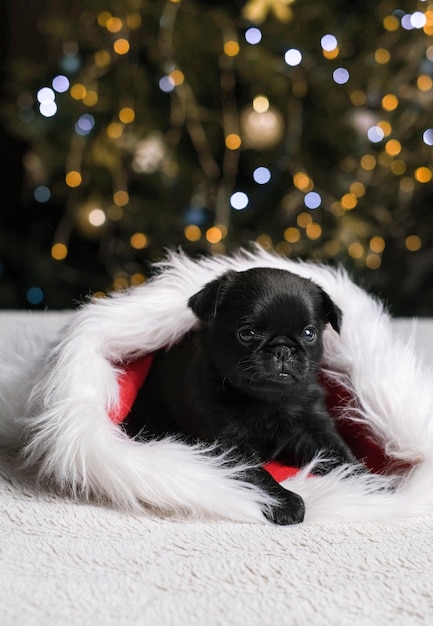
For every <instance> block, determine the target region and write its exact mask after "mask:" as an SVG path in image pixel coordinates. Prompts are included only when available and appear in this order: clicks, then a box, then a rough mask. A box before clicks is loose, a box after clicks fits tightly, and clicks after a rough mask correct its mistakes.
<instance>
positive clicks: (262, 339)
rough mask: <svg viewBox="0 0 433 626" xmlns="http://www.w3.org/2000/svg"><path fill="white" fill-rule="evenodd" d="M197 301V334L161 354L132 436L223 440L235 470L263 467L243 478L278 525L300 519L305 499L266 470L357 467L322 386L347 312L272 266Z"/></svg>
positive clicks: (234, 277)
mask: <svg viewBox="0 0 433 626" xmlns="http://www.w3.org/2000/svg"><path fill="white" fill-rule="evenodd" d="M188 304H189V306H190V307H191V309H192V310H193V312H194V313H195V315H196V316H197V318H198V319H199V320H200V325H199V327H198V330H196V331H193V332H191V333H190V334H189V335H187V336H186V337H185V338H184V339H183V340H182V341H181V342H180V343H179V344H177V345H176V346H174V347H172V348H171V349H170V350H167V351H161V352H159V353H158V354H157V355H156V356H155V361H154V364H153V365H152V368H151V372H150V374H149V377H148V378H147V380H146V382H145V384H144V386H143V387H142V389H141V390H140V392H139V394H138V396H137V400H136V402H135V404H134V406H133V408H132V411H131V414H130V416H129V419H128V423H127V424H126V430H127V432H128V433H129V434H130V435H132V436H136V435H138V436H140V437H142V438H146V437H147V438H152V437H155V436H157V437H159V436H164V435H167V434H176V435H182V436H184V437H186V438H187V440H189V441H197V440H199V441H205V442H217V443H218V447H219V450H224V451H227V450H231V451H232V456H231V458H232V462H233V463H239V462H245V461H247V462H249V463H251V464H256V465H257V467H255V468H251V469H248V470H246V471H245V473H244V475H243V478H244V479H245V480H248V481H250V482H252V483H254V484H255V485H258V486H260V487H261V488H262V489H264V490H266V491H267V492H268V493H269V494H271V495H272V496H274V497H275V499H276V501H277V505H275V506H273V507H272V508H271V509H270V510H269V509H266V510H264V511H263V512H264V514H265V516H266V517H267V518H268V519H269V520H271V521H272V522H274V523H276V524H292V523H297V522H301V521H302V520H303V518H304V512H305V507H304V502H303V500H302V498H301V497H300V496H299V495H297V494H295V493H293V492H291V491H288V490H286V489H284V488H283V487H281V486H280V485H279V484H278V483H277V482H276V481H275V480H274V479H273V478H272V477H271V476H270V474H268V472H266V470H264V469H262V468H261V467H260V465H261V464H262V463H263V462H266V461H270V460H272V459H275V460H278V461H280V462H282V463H284V464H287V465H291V466H302V465H303V464H305V463H306V462H308V461H310V460H311V459H312V458H313V457H314V456H315V455H316V454H317V453H318V452H319V451H320V450H322V451H324V452H325V453H327V455H328V456H329V457H332V460H331V461H330V462H329V463H328V464H327V466H326V467H325V468H323V467H322V470H321V471H329V470H330V469H331V468H332V467H335V465H337V464H339V463H344V462H352V461H354V457H353V455H352V454H351V452H350V450H349V449H348V447H347V446H346V444H345V443H344V441H343V440H342V439H341V438H340V436H339V435H338V434H337V432H336V430H335V428H334V425H333V423H332V420H331V418H330V416H329V415H328V412H327V410H326V408H325V404H324V400H323V393H322V390H321V388H320V386H319V384H318V382H317V375H318V370H319V363H320V360H321V357H322V352H323V345H322V332H323V329H324V327H325V325H326V324H327V323H328V322H329V323H330V324H331V325H332V327H333V328H334V329H335V330H336V331H337V332H339V331H340V323H341V311H340V309H339V308H338V307H337V306H336V305H335V304H334V303H333V302H332V300H331V299H330V297H329V296H328V295H327V294H326V293H325V292H324V291H323V289H321V288H320V287H319V286H318V285H316V284H315V283H313V282H312V281H310V280H307V279H305V278H301V277H300V276H297V275H296V274H292V273H291V272H288V271H285V270H278V269H267V268H255V269H250V270H247V271H245V272H234V271H229V272H227V273H226V274H224V275H223V276H222V277H220V278H218V279H216V280H213V281H212V282H210V283H209V284H207V285H206V286H205V287H204V288H203V289H202V290H201V291H200V292H199V293H197V294H196V295H194V296H192V298H190V299H189V302H188Z"/></svg>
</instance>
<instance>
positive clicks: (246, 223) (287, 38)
mask: <svg viewBox="0 0 433 626" xmlns="http://www.w3.org/2000/svg"><path fill="white" fill-rule="evenodd" d="M172 4H173V6H172V7H169V8H170V10H172V9H173V7H175V4H174V3H172ZM250 4H251V3H250ZM426 4H427V3H425V2H419V3H418V5H417V8H418V10H420V11H426V9H427V6H426ZM168 5H170V3H166V2H160V1H156V2H150V1H149V0H143V1H142V2H139V1H138V2H136V1H135V2H134V1H131V2H125V3H121V4H120V5H119V4H118V3H116V2H112V1H111V2H110V0H106V1H99V0H98V1H96V0H87V1H83V0H80V1H79V2H68V1H63V2H59V1H55V0H42V1H39V2H28V1H24V0H7V1H6V3H5V13H4V16H3V19H2V20H1V22H0V28H1V32H0V46H1V56H2V63H1V66H0V68H1V69H0V71H1V75H0V89H1V92H0V98H1V125H0V159H1V160H0V185H1V191H2V202H1V207H0V308H4V309H6V308H13V309H25V308H35V309H45V308H49V309H61V308H70V307H73V306H76V304H77V303H78V302H81V301H82V300H83V299H85V298H86V297H88V296H89V295H91V294H93V293H100V294H103V293H106V292H109V291H110V290H112V289H122V288H125V287H129V286H130V285H134V284H137V283H139V282H142V281H143V280H146V278H147V277H148V276H149V274H150V263H151V262H152V261H154V260H158V259H160V258H161V256H162V255H163V254H164V250H165V248H167V247H172V246H182V247H183V248H185V249H186V250H187V251H188V252H189V253H190V254H192V255H196V254H202V253H206V254H219V253H221V252H231V251H233V250H236V249H237V248H238V247H239V246H240V245H246V244H248V242H250V241H258V242H259V243H260V244H261V245H264V246H265V247H273V248H275V249H276V250H277V252H278V253H280V254H288V255H290V256H292V257H300V258H308V259H312V260H316V261H319V262H326V263H331V264H337V263H339V264H342V265H343V266H345V267H346V268H347V269H348V270H349V271H350V272H351V274H352V275H353V277H354V280H355V281H357V282H358V283H359V284H361V285H362V286H363V287H365V288H366V289H368V290H369V291H370V292H372V293H376V294H377V295H379V296H380V297H381V298H383V299H384V300H385V301H386V303H387V305H388V306H389V307H390V309H391V312H392V313H394V314H395V315H399V316H412V315H419V316H431V315H433V245H432V243H433V242H432V239H433V208H432V195H433V184H432V182H431V180H430V181H429V182H427V183H420V182H419V181H417V180H416V171H417V169H418V168H420V167H426V168H430V167H431V165H432V148H431V147H430V146H426V145H425V144H423V143H422V141H421V139H420V138H421V137H422V133H423V132H424V130H425V129H427V128H429V126H430V125H432V126H433V115H432V113H433V103H432V93H433V91H432V90H431V89H430V90H429V89H427V90H426V91H422V90H420V89H419V88H418V87H417V84H418V82H417V81H419V77H420V76H421V77H423V76H424V77H425V76H427V77H429V76H433V63H431V62H429V60H428V59H427V57H426V55H427V52H426V51H427V49H428V47H429V46H430V45H433V37H432V35H431V34H429V32H428V31H427V32H424V31H423V30H422V29H418V30H415V29H414V30H411V31H410V32H408V31H405V30H404V29H402V28H401V27H399V29H398V30H397V31H395V32H387V31H386V29H384V27H383V19H384V17H386V16H387V15H393V14H394V15H397V16H398V17H399V19H400V18H401V15H403V14H404V12H406V11H407V12H410V11H414V10H415V8H416V7H415V8H414V3H413V2H392V1H391V0H390V1H385V2H380V3H377V2H370V1H366V2H353V1H352V2H345V1H343V0H339V1H337V0H333V1H330V2H327V3H323V2H318V1H314V0H312V2H310V3H308V6H307V5H306V4H305V3H302V2H301V1H300V0H297V1H295V2H294V3H293V4H290V6H289V5H287V6H289V8H290V9H291V10H293V15H292V17H291V19H290V20H289V21H285V20H284V19H282V18H281V16H279V15H277V13H275V14H272V13H271V14H270V15H267V16H264V17H263V16H262V17H261V18H260V20H261V21H260V20H259V21H256V22H252V21H251V19H248V18H246V17H245V13H244V10H245V7H246V6H248V3H244V2H218V1H214V2H199V1H198V0H196V1H192V0H184V1H183V2H182V3H181V5H179V7H180V8H179V7H177V5H176V7H175V8H176V11H177V13H176V15H175V22H174V27H173V30H170V29H168V28H167V27H166V26H165V27H164V28H162V27H161V23H163V22H164V20H165V23H167V15H168V13H167V6H168ZM259 5H260V2H259V1H258V0H257V1H256V4H255V6H256V8H257V7H259ZM275 5H277V3H275ZM103 11H109V12H111V13H112V15H114V16H116V15H119V17H120V18H121V19H122V20H123V23H124V24H125V23H126V22H127V19H128V16H130V15H134V16H137V15H139V16H140V18H141V20H142V23H141V25H140V26H139V27H138V28H137V27H134V28H132V27H130V28H129V29H127V31H125V30H122V33H123V34H124V35H125V32H126V35H125V36H126V37H127V38H129V41H130V44H131V50H130V53H129V54H128V55H124V56H122V57H120V56H116V55H113V53H112V43H113V37H114V39H115V37H116V36H117V35H113V34H109V33H107V31H106V29H105V28H102V27H101V26H98V23H97V16H98V15H100V14H101V13H102V12H103ZM173 11H174V9H173ZM173 11H172V13H173ZM396 11H397V13H396ZM398 11H400V13H399V12H398ZM161 18H162V21H161ZM251 26H257V27H259V28H260V29H261V31H262V34H263V40H262V42H261V43H260V45H258V46H254V47H253V46H248V45H247V44H246V43H245V40H244V32H245V31H246V29H247V28H249V27H251ZM327 32H329V33H335V34H336V35H337V36H338V40H339V43H340V41H341V46H340V48H341V50H340V54H339V56H338V58H337V59H336V60H335V61H332V60H331V61H329V60H326V59H324V58H323V56H322V54H321V49H320V46H319V45H318V42H319V41H320V36H321V35H322V34H324V33H327ZM168 35H170V37H171V40H170V46H171V48H170V50H168V44H167V41H168V39H167V37H168ZM119 36H120V35H119ZM164 37H165V39H164ZM227 38H229V39H230V38H233V39H235V40H237V41H238V42H239V45H240V53H239V55H237V56H236V58H234V59H231V58H229V57H228V56H227V55H224V53H223V52H222V46H223V42H224V40H227ZM163 40H164V41H165V44H164V43H163V44H161V41H163ZM71 41H72V42H75V43H76V45H77V49H78V54H77V58H79V61H80V64H81V65H80V67H79V68H78V69H77V70H75V71H73V72H70V74H69V75H68V74H67V72H66V71H65V70H64V69H62V67H61V62H62V58H64V51H63V50H64V44H65V42H71ZM164 46H165V47H164ZM290 47H295V48H299V49H301V50H302V52H303V62H302V64H301V65H300V67H299V68H293V69H292V68H288V66H286V65H285V64H284V63H283V62H282V58H283V55H284V50H286V49H288V48H290ZM383 47H384V48H386V49H389V51H390V55H391V60H390V62H389V63H387V64H378V63H375V61H374V53H375V51H376V50H377V49H378V48H383ZM253 48H254V50H253ZM100 50H110V54H111V55H112V62H111V64H110V65H109V66H108V68H107V70H106V71H105V73H104V74H103V75H101V76H99V77H98V78H97V80H96V82H95V81H94V83H95V84H96V85H97V86H96V87H95V88H96V89H97V90H98V93H99V101H98V104H97V105H96V106H92V107H89V106H87V105H86V106H85V105H84V104H83V103H82V102H78V103H77V102H76V101H74V100H73V99H72V98H70V97H69V94H66V95H65V94H60V95H59V96H58V104H59V113H58V114H57V115H56V116H54V117H53V118H47V119H43V118H42V117H41V116H40V115H39V113H38V111H37V101H36V98H35V94H36V92H37V90H38V89H39V88H40V87H42V86H45V85H49V84H50V80H51V79H52V77H53V76H54V75H56V73H65V74H67V75H68V78H70V81H71V85H72V84H74V83H77V82H83V83H85V81H86V80H89V67H90V69H92V67H93V66H92V63H93V58H94V54H95V52H97V51H100ZM170 63H171V64H172V67H176V68H181V69H182V71H183V74H184V76H185V83H184V84H183V85H184V86H185V85H187V86H188V87H189V88H191V93H192V94H193V97H194V99H195V105H197V107H198V109H197V111H195V112H193V114H191V111H192V110H193V108H192V105H191V104H188V102H187V100H185V99H186V98H187V92H186V90H185V89H184V86H181V87H178V88H176V89H177V90H178V91H177V93H178V94H179V96H177V95H176V90H175V93H168V94H167V93H164V92H162V91H161V89H160V88H159V86H158V84H159V79H160V78H161V76H163V75H164V73H165V72H166V71H168V70H167V67H168V66H169V65H170ZM340 65H341V66H344V67H347V68H348V69H349V70H350V75H351V79H350V81H349V83H348V85H347V86H341V85H336V84H335V83H334V82H333V81H332V79H331V78H330V77H331V70H332V68H334V67H338V66H340ZM170 67H171V66H170ZM169 69H170V68H169ZM90 73H91V72H90ZM85 84H87V83H85ZM89 85H90V82H89ZM182 90H183V91H182ZM354 91H361V92H362V93H363V94H364V95H365V103H364V104H362V105H361V106H360V105H356V106H354V104H353V101H352V94H353V92H354ZM260 93H264V94H266V95H267V96H268V97H269V101H270V103H271V106H272V107H274V109H276V110H277V111H280V114H281V117H282V120H283V122H282V130H281V136H280V137H279V138H278V140H277V141H276V143H274V144H273V145H272V146H270V147H263V146H261V145H260V144H259V145H258V146H257V145H252V146H251V145H248V142H245V140H244V137H243V135H242V132H240V134H241V136H242V141H243V143H242V147H241V149H240V150H238V151H230V150H227V149H226V148H225V145H224V136H225V135H227V132H228V131H227V129H229V128H230V126H232V128H233V129H235V130H236V128H238V129H239V122H240V120H241V119H242V113H243V112H245V111H246V110H247V108H248V107H249V106H250V103H251V101H252V99H253V98H254V96H255V95H257V94H260ZM387 93H395V94H397V95H398V97H399V106H398V108H397V110H396V111H390V112H387V111H383V109H382V108H381V105H380V103H381V98H382V97H383V95H385V94H387ZM23 94H24V95H23ZM29 98H30V100H31V101H32V102H31V107H30V108H32V110H33V111H34V119H33V121H32V122H31V123H29V122H26V123H23V122H22V118H20V115H21V112H22V111H23V101H24V100H26V101H27V100H29ZM182 98H184V100H183V102H184V103H185V102H187V105H185V106H186V107H188V106H189V107H190V109H189V111H190V113H189V114H190V115H191V119H188V108H186V111H187V115H186V118H184V119H177V121H176V120H175V122H173V118H176V115H178V117H179V115H180V112H181V106H180V104H179V102H181V101H182ZM189 102H190V101H189ZM125 105H127V106H133V108H134V110H135V122H134V125H129V126H128V125H125V130H124V134H123V135H122V137H125V138H128V141H129V142H130V144H131V145H134V146H138V143H139V142H140V141H146V140H147V139H148V138H149V137H154V136H155V135H154V133H155V132H157V133H158V134H157V139H158V141H159V145H160V146H162V147H163V149H164V151H165V152H164V156H163V157H162V161H161V163H160V165H159V166H158V167H159V169H157V170H156V171H152V172H139V173H137V172H135V171H133V168H132V167H131V163H132V161H133V151H134V150H138V147H136V148H131V149H130V148H129V147H128V148H125V145H126V143H125V142H123V143H121V142H120V141H118V142H117V143H116V142H115V141H113V142H111V143H104V142H103V139H101V137H105V135H104V132H105V129H106V128H107V127H108V125H109V124H110V123H111V122H112V121H113V119H115V117H116V114H117V111H118V110H119V109H120V108H121V107H122V106H125ZM26 106H27V105H26ZM86 112H90V113H91V114H92V115H93V116H94V118H95V120H96V124H95V131H92V133H91V134H90V135H89V137H88V138H86V144H85V147H84V148H83V152H82V160H81V167H82V174H83V184H82V185H81V186H80V188H79V189H78V190H77V189H70V188H68V187H67V186H66V185H65V183H64V177H65V172H66V171H67V162H68V155H70V150H71V145H72V143H71V141H72V140H71V137H73V135H74V131H73V128H74V123H75V121H76V120H77V119H78V117H79V116H80V115H82V114H84V113H86ZM355 114H356V115H358V118H359V119H361V117H362V115H363V116H364V117H365V116H367V115H369V116H370V118H371V119H376V120H377V119H382V120H385V121H388V122H389V123H390V124H391V126H392V133H391V134H390V136H389V138H395V139H398V141H400V142H401V145H402V152H401V154H400V155H398V157H392V158H391V157H387V156H386V155H385V153H384V144H385V141H386V139H385V140H384V141H383V142H382V143H381V144H380V145H372V144H371V143H369V142H368V140H367V139H366V138H365V136H363V135H362V133H361V132H360V130H359V124H360V122H359V121H358V122H356V123H355V122H354V121H353V120H354V119H355V117H354V116H355ZM361 114H362V115H361ZM194 116H195V117H194ZM180 117H181V115H180ZM358 118H357V119H358ZM370 118H369V119H370ZM362 119H364V118H362ZM197 120H198V122H199V124H198V125H197V127H200V128H201V130H202V131H203V132H204V133H205V135H206V138H207V142H208V146H209V154H210V155H211V156H212V159H213V161H214V163H215V164H216V165H217V168H218V172H216V173H215V174H214V177H213V178H212V174H211V176H210V178H209V171H208V170H206V167H204V166H203V163H202V161H201V160H200V156H199V154H198V149H197V144H196V143H195V142H194V132H195V131H194V130H193V129H192V127H191V124H192V125H194V122H196V121H197ZM227 120H228V121H227ZM369 123H371V122H369ZM126 126H127V128H126ZM197 127H196V130H197ZM97 133H99V134H97ZM364 135H365V132H364ZM125 141H126V140H125ZM131 142H132V143H131ZM83 145H84V144H83ZM128 145H129V144H128ZM146 149H148V148H146ZM128 150H129V151H130V152H128ZM131 151H132V152H131ZM366 153H369V154H373V155H374V156H375V158H376V159H377V162H378V165H377V167H376V168H375V169H374V171H373V172H372V173H370V174H367V173H366V172H365V171H362V168H360V167H359V162H360V159H361V156H362V155H363V154H366ZM29 155H31V156H32V158H29ZM107 155H108V156H109V157H110V158H111V159H112V161H111V164H112V165H111V166H110V167H109V166H108V165H107V163H108V161H107V159H108V156H107ZM384 155H385V156H384ZM35 156H36V157H37V158H36V159H35ZM396 158H399V159H401V160H402V161H403V162H404V164H405V167H406V171H405V173H404V175H400V176H397V175H395V174H393V173H392V172H391V170H390V168H391V162H393V161H395V160H396ZM104 159H105V160H104ZM24 164H26V165H24ZM29 164H30V165H29ZM113 164H114V165H113ZM258 165H265V166H266V167H268V168H269V170H270V171H271V173H272V179H271V182H270V183H269V184H268V185H263V186H258V185H257V184H254V183H252V182H251V172H252V171H253V170H254V169H255V168H256V167H257V166H258ZM299 171H305V172H307V173H308V175H309V176H310V177H311V179H312V180H314V190H315V191H318V192H319V193H320V195H321V197H322V200H323V201H322V205H321V207H320V208H319V209H317V211H316V212H314V220H315V221H316V222H317V223H318V224H319V225H320V227H321V236H320V237H319V239H311V238H309V237H308V236H307V234H306V233H307V231H306V230H305V228H303V227H300V226H299V225H298V221H297V220H298V217H299V215H300V214H301V213H307V214H308V213H309V212H310V213H311V214H313V212H312V211H309V210H308V209H306V207H305V206H304V204H303V198H304V192H303V191H302V190H300V189H298V188H297V187H296V185H294V183H293V180H294V175H295V174H296V172H299ZM173 172H174V173H173ZM414 177H415V178H414ZM403 178H404V179H405V180H404V181H403V182H402V180H403ZM361 179H362V182H363V184H364V186H365V194H364V195H363V196H361V197H359V198H358V204H357V206H356V208H355V209H354V210H353V211H341V210H339V209H338V203H339V199H340V198H342V196H343V195H344V194H345V193H347V192H348V191H349V187H350V184H351V183H352V182H353V181H355V180H361ZM119 181H121V182H119ZM408 181H409V182H408ZM41 184H43V185H44V186H46V187H48V188H49V189H50V193H51V195H50V199H49V201H47V202H44V203H42V204H41V203H40V202H38V201H37V200H35V196H34V190H35V188H36V187H38V186H40V185H41ZM116 185H117V187H116ZM119 185H120V187H119ZM122 185H123V187H125V188H126V187H127V189H128V192H129V198H130V201H129V204H127V206H125V207H122V218H121V219H118V218H116V219H114V218H112V217H110V216H112V215H114V214H113V212H112V207H113V204H112V192H113V190H114V189H116V188H123V187H122ZM235 190H244V191H246V192H247V193H248V195H249V200H250V202H249V205H248V208H247V209H246V210H244V211H234V210H233V209H230V206H229V198H230V195H231V193H232V192H233V191H235ZM95 198H97V202H96V200H95ZM93 202H96V204H98V203H99V204H98V206H101V207H102V208H103V210H104V211H105V213H106V215H107V220H106V223H105V224H104V227H103V228H100V229H92V228H89V226H88V223H87V222H86V219H87V218H86V215H87V213H86V211H88V210H90V209H91V207H92V206H93V205H92V203H93ZM96 204H95V206H96ZM224 206H225V207H226V208H224ZM110 207H111V208H110ZM336 207H337V208H336ZM110 211H111V212H110ZM191 224H192V225H196V226H198V227H199V228H200V234H201V236H200V238H199V240H198V241H195V242H193V241H190V240H189V239H188V238H187V237H186V236H185V228H186V227H187V226H188V225H191ZM220 224H223V226H224V227H225V228H226V229H227V234H225V232H224V235H225V236H224V237H223V239H222V240H221V241H219V242H217V243H212V242H211V241H209V240H208V239H207V235H206V233H207V231H208V229H209V228H211V227H212V226H214V225H220ZM287 228H296V229H298V231H299V236H300V239H299V241H295V242H293V241H287V240H286V239H285V238H284V232H285V231H286V230H287ZM137 232H138V233H145V235H146V246H145V247H144V248H134V247H133V246H132V245H131V243H130V242H131V241H132V240H131V236H132V235H134V233H137ZM411 236H412V237H413V236H415V237H418V238H419V241H420V245H419V248H417V249H415V250H411V249H410V248H408V246H407V243H406V242H407V240H408V237H411ZM374 238H379V239H380V240H381V241H383V243H384V249H383V250H379V252H377V251H375V250H374V249H373V248H371V246H372V245H373V244H372V243H371V242H372V241H373V239H374ZM58 242H61V243H64V244H65V245H66V246H67V250H68V254H67V256H66V258H65V259H61V260H56V259H55V258H53V256H52V246H53V245H54V244H55V243H58ZM354 243H355V244H360V246H361V248H362V250H363V252H362V254H361V256H359V255H355V256H353V254H352V252H351V251H352V250H354V248H353V246H352V247H351V244H354ZM368 258H370V259H373V261H372V262H371V263H372V264H373V265H372V266H371V263H370V261H368ZM369 263H370V266H369Z"/></svg>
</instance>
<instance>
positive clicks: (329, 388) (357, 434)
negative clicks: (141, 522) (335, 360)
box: [110, 354, 388, 482]
mask: <svg viewBox="0 0 433 626" xmlns="http://www.w3.org/2000/svg"><path fill="white" fill-rule="evenodd" d="M152 361H153V357H152V355H151V354H149V355H147V356H145V357H142V358H140V359H137V360H135V361H132V362H131V363H129V364H128V365H127V366H126V367H123V368H122V369H123V373H122V374H121V375H120V376H119V379H118V382H119V404H118V406H117V407H116V408H115V409H113V410H112V411H111V413H110V419H111V420H112V421H113V422H114V423H115V424H120V423H122V422H123V421H124V420H125V419H126V417H127V416H128V413H129V411H130V410H131V407H132V405H133V403H134V400H135V398H136V395H137V393H138V390H139V389H140V387H141V385H143V383H144V381H145V380H146V377H147V375H148V373H149V370H150V368H151V366H152ZM321 384H322V386H323V388H324V391H325V396H326V403H327V406H328V410H329V411H330V413H331V415H332V416H333V417H334V418H335V419H336V425H337V429H338V431H339V433H340V434H341V436H342V437H343V439H344V440H345V441H346V443H347V444H348V445H349V446H350V448H351V450H352V452H353V453H354V454H355V456H356V457H357V458H358V459H359V460H360V461H362V462H363V463H364V464H365V465H366V467H367V468H368V469H369V470H370V471H372V472H382V471H384V470H385V469H386V467H387V464H388V461H387V459H386V456H385V454H384V452H383V450H382V448H381V446H380V445H379V444H378V442H376V441H374V439H373V437H372V435H371V433H369V431H368V429H367V427H366V426H364V425H361V424H357V423H356V422H354V421H352V420H350V419H347V418H346V419H344V418H341V410H342V409H345V413H346V415H347V409H349V414H350V408H351V407H354V405H355V401H354V399H353V398H352V397H351V396H350V394H349V393H348V392H347V390H346V389H345V388H343V387H342V386H340V385H337V384H335V383H334V382H332V381H330V380H329V379H328V378H327V377H326V376H325V375H324V374H322V376H321ZM264 467H265V468H266V470H267V471H268V472H269V473H270V474H271V475H272V476H273V477H274V478H275V479H276V480H277V481H279V482H281V481H282V480H285V479H286V478H289V477H291V476H294V475H296V473H297V472H298V471H299V469H298V468H295V467H288V466H286V465H282V464H281V463H278V462H276V461H273V462H271V463H267V464H266V465H265V466H264Z"/></svg>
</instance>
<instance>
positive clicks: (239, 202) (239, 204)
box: [230, 191, 249, 211]
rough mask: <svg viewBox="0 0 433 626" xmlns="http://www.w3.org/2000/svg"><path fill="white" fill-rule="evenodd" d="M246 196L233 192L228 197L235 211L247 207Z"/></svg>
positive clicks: (241, 192) (240, 192)
mask: <svg viewBox="0 0 433 626" xmlns="http://www.w3.org/2000/svg"><path fill="white" fill-rule="evenodd" d="M248 202H249V199H248V196H247V194H246V193H244V192H243V191H235V193H234V194H232V195H231V197H230V204H231V205H232V207H233V208H234V209H236V211H242V209H245V208H246V207H247V206H248Z"/></svg>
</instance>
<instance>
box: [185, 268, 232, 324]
mask: <svg viewBox="0 0 433 626" xmlns="http://www.w3.org/2000/svg"><path fill="white" fill-rule="evenodd" d="M235 276H236V272H234V271H233V270H230V271H228V272H226V273H225V274H223V275H222V276H220V277H219V278H216V279H215V280H213V281H212V282H210V283H207V285H205V286H204V287H203V289H202V290H201V291H199V292H198V293H196V294H195V295H193V296H191V298H190V299H189V300H188V306H189V307H190V308H191V309H192V311H193V313H194V314H195V315H196V316H197V317H198V319H199V320H201V321H202V322H211V321H212V320H213V319H214V318H215V315H216V312H217V308H218V304H219V303H220V302H221V299H222V296H223V294H224V292H225V290H226V289H227V287H228V285H229V284H230V283H232V282H233V279H234V277H235Z"/></svg>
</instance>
